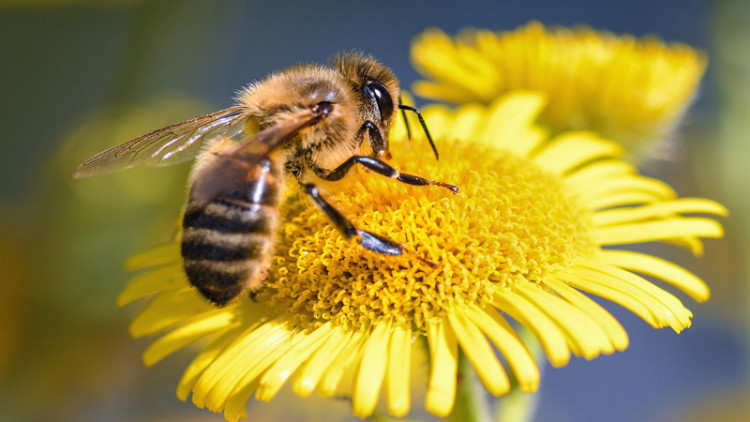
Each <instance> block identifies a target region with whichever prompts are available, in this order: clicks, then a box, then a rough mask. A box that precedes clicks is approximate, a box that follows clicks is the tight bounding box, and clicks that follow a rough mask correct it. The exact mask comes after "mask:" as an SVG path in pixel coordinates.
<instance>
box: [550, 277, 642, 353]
mask: <svg viewBox="0 0 750 422" xmlns="http://www.w3.org/2000/svg"><path fill="white" fill-rule="evenodd" d="M545 284H547V285H548V286H549V287H550V288H552V290H554V291H555V292H556V293H557V294H559V295H560V296H561V297H562V298H564V299H565V300H567V301H568V302H570V303H571V304H572V305H573V306H575V307H577V308H578V309H580V310H581V311H583V312H585V313H587V314H588V315H589V316H590V317H591V319H593V320H594V321H596V322H597V323H598V324H599V326H600V327H602V329H603V330H604V331H605V332H606V333H607V336H608V337H609V339H610V341H611V342H612V345H613V346H614V348H615V350H625V349H626V348H627V347H628V333H627V332H626V331H625V329H624V328H622V325H620V323H619V322H618V321H617V320H616V319H615V317H613V316H612V314H610V313H609V312H607V311H606V310H605V309H604V308H602V307H601V306H600V305H599V304H598V303H596V302H594V301H593V300H591V299H589V298H588V296H586V295H584V294H583V293H581V292H579V291H578V290H576V289H574V288H572V287H570V286H568V285H567V284H566V283H565V282H563V281H559V280H556V279H554V278H551V277H550V278H547V279H545Z"/></svg>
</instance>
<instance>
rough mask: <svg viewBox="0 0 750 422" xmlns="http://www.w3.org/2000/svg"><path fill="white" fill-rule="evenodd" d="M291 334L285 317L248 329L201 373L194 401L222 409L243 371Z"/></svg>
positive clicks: (196, 384) (200, 405)
mask: <svg viewBox="0 0 750 422" xmlns="http://www.w3.org/2000/svg"><path fill="white" fill-rule="evenodd" d="M291 335H292V332H291V331H290V329H289V327H288V320H287V319H286V318H285V317H278V318H276V319H274V320H272V321H269V322H267V323H265V324H263V325H261V326H260V327H258V328H255V327H252V328H251V329H249V330H246V331H245V332H244V333H243V334H241V335H239V336H238V337H237V339H236V341H235V342H234V343H233V344H231V345H229V346H228V347H227V348H226V349H224V351H223V352H222V353H221V355H219V356H218V357H217V358H216V360H215V361H214V362H213V363H212V364H211V365H210V366H209V367H208V368H206V370H205V371H204V372H203V374H202V375H201V376H200V378H199V379H198V381H197V382H196V383H195V386H194V387H193V403H195V405H196V406H198V407H205V406H208V407H209V409H217V411H218V410H221V409H222V408H223V405H224V403H225V402H226V399H227V397H228V396H229V394H230V393H231V392H232V390H234V387H235V386H236V385H237V383H238V382H239V381H240V380H241V379H242V377H243V375H244V374H245V373H246V372H247V371H248V370H250V369H252V367H253V366H254V365H255V363H257V361H258V360H259V359H261V358H262V357H263V356H265V355H267V354H269V353H273V351H274V350H276V349H277V348H278V347H279V346H280V345H282V344H283V343H284V342H285V341H286V340H288V339H289V337H290V336H291Z"/></svg>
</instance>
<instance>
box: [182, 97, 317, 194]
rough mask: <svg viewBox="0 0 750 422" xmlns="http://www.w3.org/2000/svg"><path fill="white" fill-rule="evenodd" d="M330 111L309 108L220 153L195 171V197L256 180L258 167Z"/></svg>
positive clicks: (192, 191)
mask: <svg viewBox="0 0 750 422" xmlns="http://www.w3.org/2000/svg"><path fill="white" fill-rule="evenodd" d="M327 113H328V112H327V111H319V110H314V111H310V110H305V111H302V112H300V113H298V114H296V115H294V116H292V117H289V118H286V119H284V120H283V121H281V122H279V123H277V124H275V125H273V126H271V127H270V128H268V129H265V130H262V131H260V132H258V133H257V134H256V135H254V136H252V137H248V138H247V139H246V140H245V141H242V142H241V143H239V145H237V146H236V147H233V148H231V149H229V150H228V151H226V152H222V153H219V154H217V156H216V157H215V158H213V159H212V160H211V162H210V163H208V164H207V165H206V166H205V167H203V168H201V169H200V172H199V173H198V174H196V175H195V182H194V183H193V187H192V189H191V196H192V198H193V199H195V200H198V201H200V202H204V203H205V202H208V201H210V200H212V199H214V198H216V197H217V196H219V195H220V194H221V193H223V192H228V191H230V190H233V189H238V188H243V187H245V186H247V185H248V184H249V183H254V178H253V177H252V171H253V169H254V167H255V166H256V165H257V164H258V163H259V162H260V161H262V160H263V159H266V158H268V155H269V154H270V153H271V152H272V151H273V150H274V149H276V148H278V147H279V146H281V145H282V144H283V143H284V142H285V141H287V140H289V139H290V138H291V137H293V136H294V135H295V134H297V133H298V132H299V131H300V130H302V129H304V128H305V127H307V126H310V125H313V124H315V123H317V122H318V121H320V119H321V118H323V117H324V115H325V114H327Z"/></svg>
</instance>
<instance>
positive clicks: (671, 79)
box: [412, 22, 706, 149]
mask: <svg viewBox="0 0 750 422" xmlns="http://www.w3.org/2000/svg"><path fill="white" fill-rule="evenodd" d="M412 61H413V63H414V65H415V67H416V68H417V70H418V71H419V72H421V73H422V74H423V75H424V76H425V77H426V78H428V80H426V81H418V82H416V83H415V84H414V86H413V88H414V91H415V92H416V93H417V94H418V95H421V96H423V97H426V98H431V99H437V100H445V101H450V102H454V103H471V102H479V103H484V104H489V103H491V102H493V101H494V100H495V99H497V98H498V97H500V96H501V95H503V94H505V93H507V92H509V91H513V90H518V89H522V90H539V91H542V92H544V93H545V94H546V95H547V98H548V99H549V105H548V106H547V108H546V109H545V110H544V112H543V113H542V116H541V121H542V122H543V123H545V124H548V125H550V126H551V127H552V128H553V129H555V130H570V129H573V130H578V129H587V130H593V131H595V132H597V133H600V134H602V135H603V136H605V137H610V138H611V139H614V140H616V141H618V142H623V143H624V144H625V145H628V147H630V148H636V149H637V148H638V147H642V146H647V145H648V142H650V141H654V140H659V139H661V138H662V137H664V136H665V135H666V134H668V132H669V131H670V130H671V129H673V127H674V126H675V125H676V124H677V122H678V121H679V119H680V117H681V116H682V114H683V112H684V110H685V109H686V107H687V105H688V103H689V102H690V100H691V99H692V98H693V96H694V95H695V89H696V87H697V85H698V82H699V81H700V78H701V76H702V75H703V72H704V71H705V68H706V57H705V55H704V54H703V53H702V52H700V51H696V50H694V49H692V48H690V47H688V46H686V45H683V44H669V45H665V44H664V43H663V42H662V41H660V40H659V39H656V38H654V37H646V38H642V39H640V40H639V39H635V38H633V37H631V36H622V37H618V36H615V35H613V34H611V33H607V32H597V31H594V30H592V29H590V28H587V27H579V28H575V29H566V28H553V29H549V30H548V29H545V27H544V26H543V25H542V24H540V23H538V22H531V23H529V24H528V25H526V26H524V27H520V28H518V29H516V30H514V31H508V32H501V33H494V32H491V31H487V30H467V31H464V32H462V33H461V34H459V35H458V36H457V37H455V38H452V37H449V36H447V35H446V34H445V33H443V32H442V31H440V30H438V29H430V30H427V31H425V32H424V33H423V34H422V35H421V36H419V37H418V38H417V39H416V40H415V41H414V42H413V45H412Z"/></svg>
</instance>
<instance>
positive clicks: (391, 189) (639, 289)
mask: <svg viewBox="0 0 750 422" xmlns="http://www.w3.org/2000/svg"><path fill="white" fill-rule="evenodd" d="M542 106H543V99H542V97H541V96H540V95H538V94H532V93H516V94H514V95H510V96H507V97H504V98H502V99H501V100H499V101H498V102H496V103H494V104H493V105H492V106H491V107H488V108H484V107H479V106H466V107H463V108H461V109H459V110H458V111H456V112H453V111H450V110H448V109H447V108H444V107H432V108H430V109H426V110H425V117H426V119H427V121H428V123H429V125H430V129H431V130H432V131H433V133H434V135H435V139H436V142H437V145H438V147H439V148H440V152H441V157H443V158H442V160H441V161H440V162H439V163H438V162H435V161H434V160H432V159H430V158H429V157H430V151H429V150H428V149H426V148H425V146H426V143H425V142H424V141H420V140H418V139H414V140H412V141H411V142H405V141H404V136H405V134H404V129H403V126H400V127H398V128H396V129H394V133H393V139H394V142H393V145H392V147H393V154H394V164H395V165H396V166H398V168H400V169H401V170H403V171H408V172H412V173H415V174H420V175H423V176H426V177H430V178H433V179H435V180H441V181H445V182H448V183H453V184H457V185H460V187H461V191H460V192H459V193H458V194H452V193H451V192H448V191H447V190H445V189H439V188H424V187H414V186H407V185H404V184H399V183H398V182H395V181H394V180H391V179H387V178H383V177H380V176H377V175H374V174H373V173H370V172H366V171H360V172H353V174H352V175H351V176H350V177H348V178H347V179H346V180H345V181H343V182H340V183H341V191H340V192H339V193H337V194H335V195H332V196H330V200H331V202H332V203H333V204H335V206H336V207H338V208H339V209H340V210H341V211H342V212H343V213H344V214H345V215H347V216H349V217H350V218H352V219H353V221H354V222H355V223H356V224H357V225H358V227H359V228H362V229H366V230H369V231H372V232H374V233H378V234H381V235H386V236H389V237H390V238H391V239H393V240H395V241H398V242H402V243H403V244H404V245H406V250H407V253H405V255H404V256H401V257H391V256H384V255H380V254H376V253H372V252H369V251H366V250H363V249H362V248H360V247H358V246H357V245H356V244H352V243H350V242H348V241H346V240H344V239H343V238H342V237H341V236H340V235H339V234H338V233H337V232H336V230H335V229H334V228H333V227H332V226H331V224H330V223H329V222H328V221H327V220H326V218H325V217H324V216H323V215H322V214H321V213H320V212H319V211H317V210H316V209H315V208H314V207H311V206H308V205H307V202H306V201H305V200H303V199H300V197H298V196H295V195H292V196H291V197H290V198H289V199H288V200H287V202H286V203H285V205H284V206H283V208H282V212H283V213H284V215H286V216H287V219H286V223H285V224H283V225H282V227H281V229H280V231H279V239H278V245H277V249H276V253H275V256H274V258H273V266H272V268H271V270H270V274H269V280H268V285H267V288H266V289H265V290H264V291H263V293H262V294H260V295H259V296H257V297H256V301H253V300H250V299H248V298H246V299H243V300H240V301H239V302H236V303H233V304H231V305H229V306H227V307H224V308H216V307H213V306H211V305H210V304H208V303H207V301H205V300H204V299H202V298H201V297H200V296H199V295H198V294H197V292H196V291H195V290H194V289H193V288H192V287H190V286H189V285H188V283H187V281H186V279H185V277H184V275H183V273H182V269H181V263H180V257H179V252H178V250H179V248H178V247H177V245H176V244H174V243H172V244H167V245H164V246H161V247H158V248H155V249H153V250H151V251H148V252H145V253H142V254H140V255H138V256H136V257H134V258H133V259H132V260H131V262H130V264H129V266H130V267H131V268H142V267H151V269H150V270H149V271H148V272H146V273H144V274H142V275H140V276H139V277H137V278H136V279H134V280H133V281H131V282H130V283H129V284H128V286H127V288H126V289H125V291H124V292H123V293H122V295H121V296H120V298H119V303H120V304H121V305H124V304H126V303H129V302H132V301H134V300H137V299H140V298H145V297H150V301H149V303H148V305H147V306H146V307H145V309H144V310H143V311H142V313H141V314H140V315H139V316H138V317H137V318H136V319H135V320H134V322H133V324H132V327H131V330H132V334H133V335H134V336H136V337H139V336H144V335H153V334H157V333H162V337H161V338H159V339H158V340H156V341H155V342H154V343H153V344H152V345H151V346H150V347H149V348H148V349H147V351H146V352H145V354H144V360H145V362H146V364H148V365H151V364H153V363H155V362H157V361H159V360H160V359H162V358H163V357H165V356H167V355H169V354H170V353H172V352H174V351H176V350H178V349H181V348H183V347H185V346H186V345H188V344H189V343H192V342H194V341H196V340H198V339H201V338H203V337H209V338H210V342H208V343H207V344H205V345H203V346H201V347H202V351H200V353H199V354H198V356H197V357H196V358H195V360H194V361H193V362H192V363H191V364H190V366H189V367H188V368H187V370H186V371H185V374H184V376H183V377H182V379H181V380H180V382H179V386H178V389H177V395H178V397H179V398H180V399H183V400H185V399H186V398H187V397H188V396H189V395H190V394H191V393H192V398H193V402H194V403H195V404H196V405H198V406H199V407H207V408H209V409H211V410H212V411H216V412H220V411H223V412H224V414H225V417H226V418H227V419H228V420H230V421H235V420H237V419H238V418H241V417H244V416H246V413H245V407H246V403H247V401H248V400H249V399H250V397H251V396H252V395H253V394H255V396H256V398H257V399H259V400H264V401H267V400H270V399H271V398H273V397H274V395H276V393H277V392H278V391H279V390H280V389H281V388H282V386H283V385H284V384H285V383H287V381H288V380H289V382H290V384H291V388H292V390H293V391H294V392H296V393H297V394H299V395H301V396H307V395H309V394H311V393H312V392H314V391H316V390H317V391H318V393H319V394H321V395H322V396H333V395H346V396H350V397H351V399H352V403H353V411H354V414H355V415H356V416H358V417H367V416H369V415H371V414H372V413H373V411H374V409H375V407H376V405H377V402H378V398H379V397H380V394H381V392H383V391H384V396H385V405H386V407H387V410H388V412H390V413H391V414H392V415H394V416H403V415H406V414H407V413H408V412H409V410H410V407H411V399H410V390H409V384H410V379H411V378H412V375H410V374H412V373H413V372H414V371H413V370H414V369H415V368H412V361H413V359H412V355H413V354H414V352H415V350H414V349H415V348H418V347H420V345H421V344H423V341H422V339H425V340H426V343H427V345H428V349H429V350H428V351H429V363H428V365H429V367H430V371H429V380H428V381H427V392H426V399H425V400H426V403H425V406H426V408H427V410H428V411H430V412H432V413H434V414H436V415H438V416H446V415H448V414H449V413H450V412H451V410H452V408H453V405H454V400H455V392H456V374H457V362H458V351H459V349H461V350H462V351H463V353H464V354H465V355H466V356H467V358H468V360H469V362H470V363H471V364H472V365H473V367H474V369H475V370H476V372H477V375H478V377H479V379H480V380H481V382H482V383H483V385H484V386H485V387H486V389H487V390H488V391H489V392H490V393H492V394H494V395H496V396H499V395H502V394H504V393H506V392H508V391H509V389H510V388H511V382H510V381H509V377H508V375H507V373H506V370H507V369H509V370H510V371H512V373H513V376H514V378H515V380H517V383H518V386H519V388H520V389H521V390H522V391H524V392H533V391H535V390H536V389H537V386H538V384H539V371H538V369H537V365H536V363H535V361H534V359H533V358H532V356H531V354H530V353H529V351H528V350H527V348H526V346H525V345H524V343H523V342H522V341H521V340H520V338H519V336H518V334H517V333H516V332H515V330H514V328H513V327H512V325H511V324H510V323H509V322H508V320H507V317H510V318H512V319H513V320H515V321H516V322H517V323H518V324H521V325H522V326H524V327H526V328H528V329H529V330H530V331H531V332H533V333H534V335H535V336H536V337H537V338H538V340H539V342H540V343H541V345H542V347H543V349H544V351H545V353H546V356H547V357H548V359H549V361H550V363H551V364H552V365H554V366H562V365H565V364H566V363H567V362H568V360H569V359H570V356H571V354H573V355H577V356H582V357H584V358H586V359H592V358H594V357H596V356H598V355H600V354H602V353H605V354H606V353H612V352H614V351H615V350H623V349H625V348H626V347H627V345H628V337H627V334H626V332H625V330H624V329H623V328H622V326H621V325H620V324H619V323H618V322H617V321H616V320H615V319H614V318H613V317H612V316H611V315H610V314H609V313H608V312H607V311H606V310H605V309H604V308H602V307H601V306H600V305H598V304H597V303H596V302H594V301H593V300H592V299H590V298H589V296H587V295H586V294H584V293H583V292H585V293H589V294H591V295H594V296H599V297H601V298H604V299H607V300H610V301H612V302H615V303H617V304H619V305H622V306H624V307H625V308H627V309H629V310H631V311H633V312H634V313H636V314H637V315H639V316H640V317H641V318H643V319H644V320H645V321H647V322H648V323H649V324H651V325H652V326H654V327H657V328H658V327H664V326H669V327H671V328H672V329H674V330H675V331H677V332H679V331H681V330H682V329H684V328H686V327H688V326H689V325H690V318H691V316H692V315H691V313H690V311H689V310H688V309H686V308H685V307H684V306H683V305H682V303H681V302H680V300H679V299H677V298H676V297H675V296H673V295H672V294H670V293H668V292H666V291H665V290H662V289H661V288H660V287H657V285H655V284H652V283H651V282H650V281H647V280H646V279H645V278H643V277H642V275H646V276H652V277H655V278H657V279H661V280H662V281H664V282H666V283H668V284H672V285H674V286H675V287H677V288H678V289H680V290H683V291H684V292H686V293H687V294H688V295H689V296H691V297H692V298H694V299H696V300H698V301H703V300H706V299H707V298H708V296H709V291H708V288H707V287H706V285H705V284H704V283H703V282H702V281H701V280H699V279H698V278H697V277H695V276H694V275H692V274H690V273H689V272H687V271H686V270H684V269H682V268H680V267H678V266H676V265H674V264H672V263H670V262H667V261H664V260H661V259H659V258H656V257H654V256H650V255H646V254H642V253H637V252H631V251H624V250H616V249H612V248H611V247H613V246H618V245H624V244H632V243H637V242H650V241H663V242H670V243H675V244H677V245H682V246H687V247H689V248H690V249H692V250H693V251H694V252H700V248H701V240H700V238H702V237H718V236H721V234H722V229H721V226H720V225H719V224H718V223H717V222H716V221H715V220H713V219H711V218H706V217H697V216H687V215H685V214H694V213H705V214H716V215H724V214H725V213H726V212H725V209H724V208H723V207H721V206H720V205H718V204H717V203H715V202H712V201H709V200H705V199H677V198H675V194H674V192H673V191H672V190H671V189H670V188H669V187H668V186H666V185H664V184H663V183H660V182H658V181H656V180H653V179H649V178H646V177H642V176H639V175H638V174H637V173H636V171H635V169H634V168H633V167H632V166H630V165H629V164H626V163H625V162H623V161H621V160H619V159H617V156H618V155H619V154H621V152H622V151H621V149H620V148H619V147H618V146H617V145H616V144H614V143H612V142H610V141H607V140H604V139H602V138H599V137H598V136H596V135H594V134H592V133H588V132H570V133H564V134H561V135H558V136H555V137H554V138H552V139H547V135H546V134H545V132H544V131H543V130H542V129H541V128H540V127H538V126H536V125H534V124H533V121H534V120H535V118H536V116H537V115H538V113H539V111H540V110H541V108H542ZM449 139H450V140H451V141H448V140H449ZM425 259H427V260H429V261H431V262H433V263H437V264H438V268H433V267H431V266H430V265H428V264H427V263H425V261H424V260H425ZM495 349H496V350H497V351H499V353H500V354H501V355H502V356H503V360H504V361H505V362H506V363H507V368H506V365H504V364H501V362H500V360H499V358H498V356H497V355H496V352H495Z"/></svg>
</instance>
